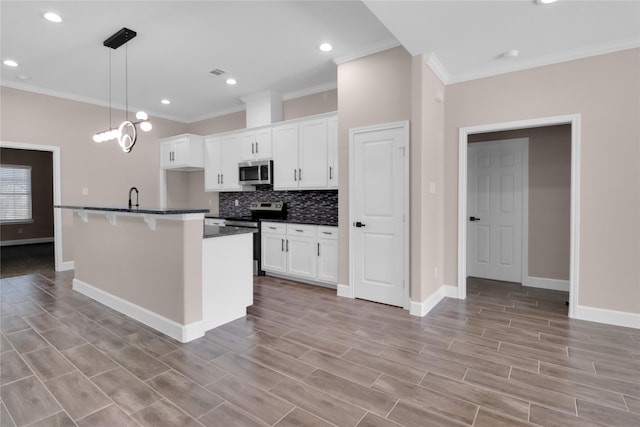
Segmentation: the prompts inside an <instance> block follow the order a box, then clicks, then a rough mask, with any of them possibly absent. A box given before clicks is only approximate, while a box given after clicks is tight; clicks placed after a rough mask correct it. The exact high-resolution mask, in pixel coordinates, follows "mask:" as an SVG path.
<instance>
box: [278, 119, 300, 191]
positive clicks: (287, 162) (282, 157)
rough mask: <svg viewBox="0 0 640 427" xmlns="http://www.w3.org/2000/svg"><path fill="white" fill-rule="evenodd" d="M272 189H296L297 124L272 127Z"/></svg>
mask: <svg viewBox="0 0 640 427" xmlns="http://www.w3.org/2000/svg"><path fill="white" fill-rule="evenodd" d="M273 189H274V190H289V189H295V190H297V189H298V124H297V123H287V124H284V125H280V126H275V127H274V128H273Z"/></svg>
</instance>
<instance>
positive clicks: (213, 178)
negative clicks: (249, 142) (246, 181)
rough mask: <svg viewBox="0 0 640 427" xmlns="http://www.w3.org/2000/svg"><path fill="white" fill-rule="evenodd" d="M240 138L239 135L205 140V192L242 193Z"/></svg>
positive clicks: (213, 137)
mask: <svg viewBox="0 0 640 427" xmlns="http://www.w3.org/2000/svg"><path fill="white" fill-rule="evenodd" d="M239 140H240V138H239V135H237V134H230V135H223V136H211V137H206V138H205V139H204V153H205V165H204V189H205V191H241V190H242V186H241V185H240V183H239V182H238V163H239V162H240V161H241V160H240V158H241V145H240V142H239Z"/></svg>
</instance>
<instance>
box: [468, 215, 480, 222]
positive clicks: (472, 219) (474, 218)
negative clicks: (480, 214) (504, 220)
mask: <svg viewBox="0 0 640 427" xmlns="http://www.w3.org/2000/svg"><path fill="white" fill-rule="evenodd" d="M469 221H480V218H477V217H475V216H470V217H469Z"/></svg>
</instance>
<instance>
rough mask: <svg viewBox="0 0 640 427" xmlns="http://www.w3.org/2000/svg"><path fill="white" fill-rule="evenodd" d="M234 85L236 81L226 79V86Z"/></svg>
mask: <svg viewBox="0 0 640 427" xmlns="http://www.w3.org/2000/svg"><path fill="white" fill-rule="evenodd" d="M236 83H238V82H237V81H236V79H232V78H228V79H227V84H228V85H234V84H236Z"/></svg>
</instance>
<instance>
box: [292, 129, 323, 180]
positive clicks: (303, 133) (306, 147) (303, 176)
mask: <svg viewBox="0 0 640 427" xmlns="http://www.w3.org/2000/svg"><path fill="white" fill-rule="evenodd" d="M299 127H300V130H299V154H298V157H299V167H298V181H299V188H307V189H324V188H327V186H328V184H329V169H328V167H327V165H328V161H329V151H328V140H327V136H328V126H327V119H326V118H321V119H315V120H308V121H304V122H300V124H299Z"/></svg>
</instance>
